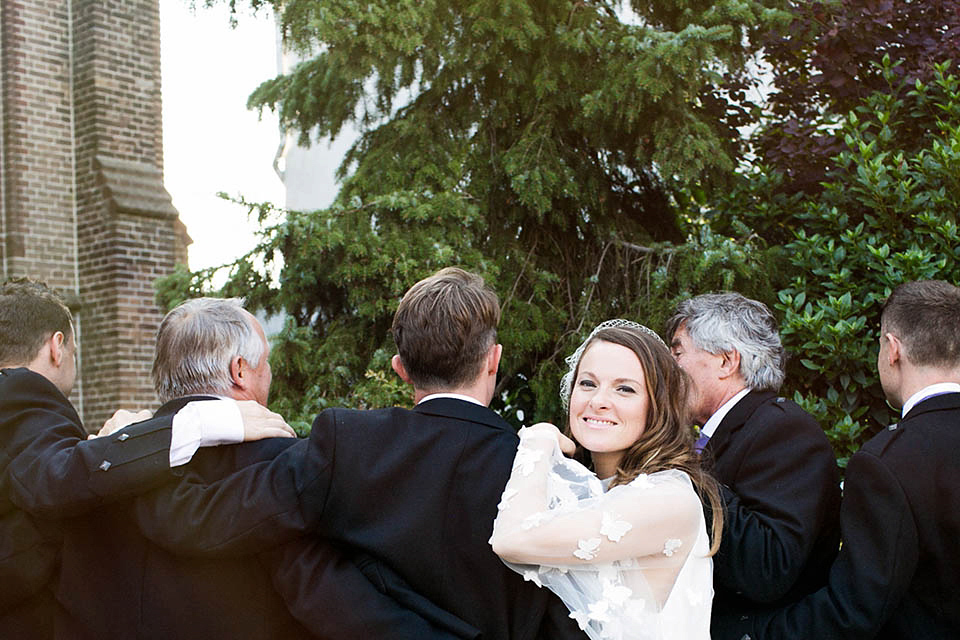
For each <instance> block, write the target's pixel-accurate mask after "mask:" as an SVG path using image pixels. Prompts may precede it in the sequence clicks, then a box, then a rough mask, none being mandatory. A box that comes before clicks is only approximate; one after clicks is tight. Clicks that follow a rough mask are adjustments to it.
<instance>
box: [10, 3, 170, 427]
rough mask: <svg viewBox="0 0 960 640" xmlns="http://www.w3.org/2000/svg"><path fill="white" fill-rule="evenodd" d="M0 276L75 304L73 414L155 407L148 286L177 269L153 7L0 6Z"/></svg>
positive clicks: (95, 416) (99, 416)
mask: <svg viewBox="0 0 960 640" xmlns="http://www.w3.org/2000/svg"><path fill="white" fill-rule="evenodd" d="M0 18H2V29H0V31H2V36H0V37H2V41H0V43H2V50H3V67H2V76H0V78H2V80H0V81H2V101H0V102H2V114H0V117H2V121H3V130H2V131H3V134H2V144H0V149H2V154H3V155H2V159H0V162H2V166H3V178H2V180H0V183H2V189H3V191H2V202H3V212H2V213H3V215H2V216H0V218H2V224H3V228H2V229H0V231H2V232H3V234H4V238H5V242H3V243H0V244H2V245H3V254H2V259H3V266H4V271H5V275H7V276H13V275H29V276H31V277H36V278H41V279H44V280H46V281H47V282H48V283H50V284H52V285H53V286H56V287H58V288H60V289H61V290H63V291H65V292H66V293H68V294H72V295H73V297H74V298H76V299H77V300H79V308H78V310H77V311H76V312H75V316H76V318H77V321H78V332H79V334H80V358H81V369H80V372H81V375H80V377H81V382H80V386H79V389H78V390H77V391H75V393H74V395H75V396H76V397H75V398H74V401H75V404H77V405H78V406H80V407H81V408H82V412H83V417H84V421H85V422H86V424H87V426H88V428H90V429H95V428H97V427H98V426H99V424H100V423H102V422H103V420H104V419H106V418H107V417H108V416H109V415H110V414H111V413H112V412H113V410H114V409H116V408H118V407H128V408H143V407H155V406H156V397H155V395H154V393H153V388H152V385H151V383H150V379H149V371H150V365H151V362H152V358H153V347H154V338H155V334H156V329H157V326H158V325H159V321H160V318H161V317H162V313H161V311H160V309H158V308H157V307H156V304H155V303H154V299H153V297H154V291H153V282H154V280H155V279H156V278H158V277H160V276H163V275H166V274H168V273H170V272H171V271H172V269H173V265H174V262H175V261H176V260H181V261H182V260H183V259H185V255H186V248H185V247H186V245H185V242H186V238H185V234H183V229H182V225H181V224H180V223H179V220H178V218H177V212H176V210H175V209H174V208H173V205H172V203H171V202H170V197H169V194H167V192H166V190H165V189H164V187H163V174H162V167H163V157H162V127H161V117H160V113H161V102H160V28H159V22H160V18H159V9H158V2H157V0H30V1H27V0H3V3H2V9H0Z"/></svg>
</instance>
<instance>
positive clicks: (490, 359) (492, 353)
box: [486, 344, 503, 376]
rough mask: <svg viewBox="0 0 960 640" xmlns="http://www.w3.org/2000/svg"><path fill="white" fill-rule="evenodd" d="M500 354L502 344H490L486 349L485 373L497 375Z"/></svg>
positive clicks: (501, 352)
mask: <svg viewBox="0 0 960 640" xmlns="http://www.w3.org/2000/svg"><path fill="white" fill-rule="evenodd" d="M502 355H503V345H502V344H494V345H491V346H490V349H488V350H487V368H486V371H487V375H493V376H495V375H497V370H498V369H499V368H500V356H502Z"/></svg>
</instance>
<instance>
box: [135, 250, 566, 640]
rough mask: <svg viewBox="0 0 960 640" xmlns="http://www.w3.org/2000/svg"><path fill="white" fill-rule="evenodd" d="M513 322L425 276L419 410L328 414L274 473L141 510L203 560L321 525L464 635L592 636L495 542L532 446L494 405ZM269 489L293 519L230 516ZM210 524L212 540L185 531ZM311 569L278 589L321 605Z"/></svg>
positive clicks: (396, 364) (283, 580)
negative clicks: (516, 466) (193, 522)
mask: <svg viewBox="0 0 960 640" xmlns="http://www.w3.org/2000/svg"><path fill="white" fill-rule="evenodd" d="M499 319H500V308H499V303H498V301H497V296H496V294H495V293H494V292H493V291H492V290H491V289H489V288H488V287H487V286H486V285H485V284H484V282H483V279H482V278H481V277H480V276H478V275H475V274H472V273H468V272H466V271H463V270H461V269H456V268H447V269H443V270H441V271H440V272H438V273H436V274H435V275H433V276H431V277H429V278H426V279H424V280H421V281H420V282H418V283H416V284H415V285H414V286H413V287H412V288H411V289H410V290H409V291H407V293H406V294H405V295H404V296H403V299H402V300H401V302H400V305H399V307H398V309H397V312H396V314H395V316H394V321H393V329H392V331H393V337H394V340H395V342H396V344H397V351H398V355H397V356H394V359H393V368H394V370H395V371H396V372H397V374H398V375H400V377H401V378H403V379H404V380H406V381H408V382H410V383H411V384H412V385H413V389H414V398H415V401H416V406H415V407H414V408H413V409H403V408H389V409H378V410H370V411H355V410H348V409H328V410H326V411H324V412H323V413H321V414H320V415H319V416H317V419H316V420H315V421H314V424H313V431H312V432H311V434H310V437H309V439H308V440H307V441H304V442H299V443H297V444H295V445H293V446H291V447H289V448H288V449H287V450H286V451H284V452H283V453H282V454H280V455H279V456H278V457H277V458H275V459H274V460H273V461H271V462H269V463H266V464H260V465H253V466H251V467H248V468H247V469H246V470H244V471H242V472H240V473H237V474H234V475H233V476H230V477H228V478H227V479H226V480H224V481H221V482H218V483H214V484H212V485H208V486H204V485H203V484H202V482H182V483H181V485H180V486H179V487H177V490H176V491H175V492H174V491H173V490H172V489H165V492H166V493H169V494H171V500H170V501H169V502H168V503H167V505H165V506H164V507H163V508H161V509H158V507H157V504H156V503H153V504H150V505H149V507H148V508H144V505H143V501H142V500H141V501H139V503H138V515H140V516H141V522H142V523H143V522H144V518H145V519H146V522H147V523H148V526H151V527H154V526H162V525H164V524H165V525H166V526H167V527H168V528H169V531H168V532H167V537H166V539H165V544H168V545H171V546H173V547H176V548H179V549H180V550H182V551H188V552H193V553H197V552H201V553H202V552H209V551H210V550H211V549H224V548H229V547H230V546H231V545H238V546H240V547H243V546H247V547H249V546H251V545H252V546H256V545H258V544H271V543H272V542H273V541H275V540H276V539H277V538H278V537H282V535H284V533H285V532H286V531H289V530H301V529H303V528H307V529H309V530H311V531H313V532H314V533H316V534H317V535H319V536H324V537H328V538H330V539H331V540H333V541H335V542H337V543H340V544H346V545H349V546H351V547H353V548H356V549H359V550H361V551H363V552H366V553H367V554H369V555H370V556H371V557H372V558H375V560H376V561H377V562H378V563H379V564H380V565H382V566H383V567H389V568H391V569H393V570H394V571H395V572H396V573H397V574H399V575H400V576H401V577H402V578H403V579H404V580H406V582H408V583H409V585H410V587H411V588H412V589H413V590H414V591H415V592H416V593H417V594H419V595H420V596H423V597H425V598H426V599H428V600H429V601H431V602H432V603H434V604H435V605H436V606H437V607H439V608H441V609H443V610H445V611H447V612H449V613H451V614H452V615H454V616H456V617H457V618H458V619H460V620H462V621H464V622H465V623H467V625H469V626H470V627H472V628H473V631H472V633H470V630H469V629H463V630H461V632H462V633H463V637H478V636H479V635H480V634H482V637H484V638H496V639H507V638H530V639H533V638H538V639H542V640H546V639H548V638H549V639H555V638H559V639H563V638H571V639H572V638H579V639H581V640H582V639H583V638H584V636H583V634H582V632H581V631H580V630H579V629H578V628H577V625H576V623H575V622H574V621H573V620H572V619H570V618H569V616H568V611H567V609H566V607H565V606H564V605H563V603H562V602H561V601H560V600H559V599H557V598H556V596H554V595H553V594H551V593H550V592H549V591H547V590H544V589H538V588H537V587H536V586H535V585H534V584H533V583H526V582H524V581H523V579H522V578H521V577H520V576H519V575H517V574H515V573H513V572H512V571H511V570H510V569H509V568H507V567H506V565H504V564H503V563H502V562H501V561H500V559H499V558H498V557H497V556H496V555H495V554H494V553H493V551H492V550H491V548H490V545H489V544H488V542H487V541H488V540H489V538H490V534H491V531H492V528H493V519H494V516H495V515H496V512H497V504H498V503H499V501H500V496H501V493H502V491H503V487H504V485H505V484H506V481H507V478H508V477H509V475H510V469H511V467H512V464H513V458H514V454H515V453H516V448H517V442H518V440H517V436H516V433H515V432H514V430H513V428H512V427H510V425H509V424H507V423H506V422H505V421H504V420H503V419H502V418H500V417H499V416H498V415H497V414H495V413H494V412H493V411H491V410H490V409H489V408H488V407H487V404H489V402H490V400H491V398H492V397H493V393H494V388H495V385H496V376H497V370H498V367H499V362H500V354H501V346H500V345H499V344H497V342H496V328H497V324H498V322H499ZM257 492H265V493H267V494H269V495H270V496H271V500H272V501H273V502H274V503H275V504H277V505H282V510H284V513H285V514H287V515H286V517H279V518H278V517H277V514H276V512H273V513H270V512H260V513H256V512H254V511H253V510H245V511H244V512H242V513H236V512H235V511H233V510H230V509H227V508H225V507H224V502H225V501H226V499H227V498H226V496H229V495H240V494H242V495H253V494H256V493H257ZM293 507H298V508H300V509H302V511H299V512H298V509H294V508H293ZM277 509H278V510H281V506H278V507H277ZM197 516H199V520H198V521H199V522H203V534H204V535H203V538H204V539H202V540H198V539H197V538H196V537H191V536H184V535H183V534H182V532H181V529H180V525H181V523H183V522H186V521H188V520H190V519H191V518H193V517H197ZM301 559H302V556H300V557H298V556H294V557H292V558H288V560H291V561H289V562H286V563H285V564H283V566H282V567H281V569H280V571H278V575H277V577H278V587H279V588H283V587H282V586H281V585H286V588H287V589H288V591H289V592H290V593H289V594H285V595H289V597H288V600H287V601H288V604H290V603H293V604H292V606H293V607H294V608H295V610H296V609H297V608H299V609H301V610H309V609H310V608H311V607H312V606H314V605H315V599H316V597H317V596H316V595H315V594H312V593H311V592H310V591H309V589H304V588H302V587H301V586H300V585H303V584H306V582H305V580H304V579H303V578H304V576H305V575H307V574H309V571H310V568H309V566H306V565H305V564H304V563H303V562H301V561H300V560H301Z"/></svg>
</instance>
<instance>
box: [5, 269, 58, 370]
mask: <svg viewBox="0 0 960 640" xmlns="http://www.w3.org/2000/svg"><path fill="white" fill-rule="evenodd" d="M57 331H60V332H62V333H63V335H64V336H65V337H66V338H69V337H70V336H72V335H73V316H72V315H71V314H70V309H69V308H67V305H66V303H64V301H63V298H61V297H60V295H59V294H58V293H57V292H56V291H54V290H53V289H51V288H50V287H48V286H47V285H46V284H44V283H43V282H40V281H38V280H30V279H29V278H12V279H10V280H7V281H6V282H4V283H3V284H2V285H0V365H2V366H5V367H9V366H16V365H25V364H28V363H30V362H31V361H33V359H34V358H35V357H37V353H39V352H40V348H41V347H42V346H43V343H44V342H45V341H46V340H47V339H49V338H50V336H51V335H53V334H54V333H56V332H57Z"/></svg>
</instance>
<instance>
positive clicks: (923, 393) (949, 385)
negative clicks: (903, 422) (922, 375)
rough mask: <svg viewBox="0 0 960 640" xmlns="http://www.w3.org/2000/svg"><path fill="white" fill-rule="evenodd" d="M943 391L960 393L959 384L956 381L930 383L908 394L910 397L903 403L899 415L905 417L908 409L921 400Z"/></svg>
mask: <svg viewBox="0 0 960 640" xmlns="http://www.w3.org/2000/svg"><path fill="white" fill-rule="evenodd" d="M944 393H960V384H957V383H956V382H938V383H936V384H932V385H930V386H929V387H924V388H923V389H920V391H917V392H916V393H915V394H913V395H912V396H910V399H909V400H907V401H906V402H904V403H903V410H902V411H901V412H900V417H901V418H905V417H906V415H907V414H908V413H910V410H911V409H913V408H914V407H915V406H917V404H918V403H920V402H921V401H923V400H926V399H927V398H929V397H931V396H939V395H941V394H944Z"/></svg>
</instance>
